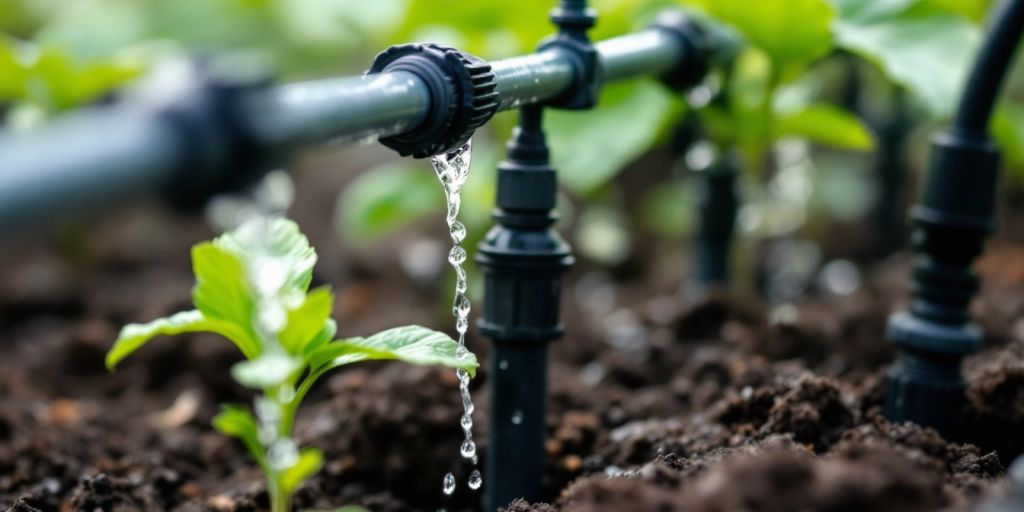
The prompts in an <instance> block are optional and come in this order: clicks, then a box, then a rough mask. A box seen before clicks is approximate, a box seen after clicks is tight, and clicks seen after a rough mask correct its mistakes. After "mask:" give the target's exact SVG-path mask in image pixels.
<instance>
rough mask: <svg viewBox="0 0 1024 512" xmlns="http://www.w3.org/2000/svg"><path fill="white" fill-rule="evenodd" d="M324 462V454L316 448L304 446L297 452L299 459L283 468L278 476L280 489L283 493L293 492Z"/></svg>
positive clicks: (318, 469)
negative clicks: (290, 465) (304, 447)
mask: <svg viewBox="0 0 1024 512" xmlns="http://www.w3.org/2000/svg"><path fill="white" fill-rule="evenodd" d="M323 464H324V454H323V453H321V452H320V450H317V449H316V448H306V449H304V450H302V451H301V452H300V453H299V460H298V461H296V462H295V464H294V465H293V466H292V467H290V468H288V469H286V470H284V471H283V472H282V473H281V476H280V477H279V479H280V480H279V482H280V485H281V490H282V491H283V492H284V493H285V494H291V493H293V492H295V489H297V488H298V487H299V485H302V482H305V481H306V480H307V479H309V477H311V476H313V475H315V474H316V472H317V471H320V467H321V466H323Z"/></svg>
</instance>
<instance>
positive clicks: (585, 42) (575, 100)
mask: <svg viewBox="0 0 1024 512" xmlns="http://www.w3.org/2000/svg"><path fill="white" fill-rule="evenodd" d="M586 4H587V3H586V2H585V1H569V0H565V1H563V2H562V4H561V5H560V6H559V7H556V8H555V9H553V10H552V11H551V22H552V23H554V24H555V25H557V26H558V34H555V35H554V36H552V37H550V38H548V39H546V40H545V41H542V42H541V44H540V46H539V47H538V48H537V51H538V52H543V51H548V50H556V51H560V52H563V53H564V54H566V55H568V56H569V58H570V62H572V67H573V80H572V84H571V85H570V86H569V87H568V88H566V90H565V92H564V93H562V94H561V95H559V96H556V97H555V98H553V99H551V100H549V101H548V102H547V103H545V105H546V106H548V107H552V108H559V109H565V110H587V109H590V108H593V107H594V106H595V105H597V99H598V97H599V96H600V94H601V85H602V84H603V82H604V72H603V70H602V68H601V58H600V54H599V53H598V51H597V48H595V47H594V44H593V42H591V41H590V37H589V36H587V30H588V29H590V28H591V27H593V26H594V23H596V22H597V13H596V11H594V10H593V9H590V8H588V7H587V6H586Z"/></svg>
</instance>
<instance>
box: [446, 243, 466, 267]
mask: <svg viewBox="0 0 1024 512" xmlns="http://www.w3.org/2000/svg"><path fill="white" fill-rule="evenodd" d="M465 262H466V250H465V249H463V248H462V247H459V246H457V245H456V246H455V247H452V250H451V252H449V253H448V263H451V264H452V266H453V267H454V266H456V265H462V264H463V263H465Z"/></svg>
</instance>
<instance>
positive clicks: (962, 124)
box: [953, 0, 1024, 134]
mask: <svg viewBox="0 0 1024 512" xmlns="http://www.w3.org/2000/svg"><path fill="white" fill-rule="evenodd" d="M1022 34H1024V0H1007V1H1005V2H1003V3H1002V4H1001V5H1000V7H999V8H998V9H997V10H996V11H995V13H994V15H993V17H992V26H991V29H990V31H989V35H988V37H987V38H986V39H985V42H984V43H983V45H982V48H981V50H980V52H979V53H978V57H977V59H976V60H975V62H974V67H973V69H972V70H971V74H970V76H969V78H968V80H967V85H966V87H965V88H964V92H963V96H962V97H961V100H960V106H959V109H958V110H957V113H956V117H955V118H954V121H953V127H954V129H956V130H958V131H961V132H966V133H978V134H985V133H987V131H988V123H989V119H990V118H991V117H992V111H993V108H994V106H995V103H996V99H997V98H998V97H999V90H1000V87H1001V85H1002V83H1003V79H1004V78H1005V77H1006V75H1007V71H1008V70H1009V68H1010V64H1011V63H1012V62H1013V56H1014V53H1015V51H1016V49H1017V46H1018V43H1019V42H1020V39H1021V35H1022Z"/></svg>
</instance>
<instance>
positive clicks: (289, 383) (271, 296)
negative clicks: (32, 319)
mask: <svg viewBox="0 0 1024 512" xmlns="http://www.w3.org/2000/svg"><path fill="white" fill-rule="evenodd" d="M315 263H316V252H315V251H314V250H313V248H312V247H310V245H309V241H308V240H307V239H306V237H305V236H304V235H303V234H302V233H301V232H300V231H299V228H298V226H297V225H296V224H295V223H294V222H292V221H289V220H286V219H282V218H259V219H255V220H252V221H249V222H247V223H245V224H243V225H242V226H241V227H239V228H238V229H236V230H234V231H232V232H229V233H226V234H224V235H222V236H220V237H218V238H216V239H214V240H213V241H212V242H203V243H200V244H198V245H196V246H194V247H193V248H192V267H193V271H194V272H195V276H196V285H195V287H194V288H193V289H192V300H193V302H194V304H195V307H196V309H194V310H190V311H182V312H180V313H177V314H174V315H171V316H169V317H166V318H161V319H159V320H155V321H152V322H150V323H147V324H129V325H126V326H125V327H124V328H123V329H122V330H121V333H120V335H119V336H118V339H117V341H116V342H115V343H114V346H113V347H112V348H111V350H110V352H109V353H108V354H107V367H108V368H110V369H111V370H113V369H114V368H115V367H116V365H117V364H118V363H119V362H121V360H123V359H124V358H125V357H127V356H128V355H130V354H131V353H133V352H135V351H136V350H138V349H139V348H140V347H142V346H143V345H144V344H146V342H148V341H149V340H151V339H153V338H154V337H156V336H159V335H173V334H182V333H188V332H212V333H216V334H219V335H221V336H223V337H225V338H227V339H228V340H230V341H231V342H232V343H234V344H235V346H237V347H238V349H239V350H240V351H241V352H242V355H243V356H244V357H245V360H244V361H242V362H240V363H237V364H236V365H235V366H234V367H232V369H231V373H232V376H233V377H234V378H235V380H237V381H238V382H239V383H241V384H242V385H244V386H246V387H249V388H252V389H255V390H258V391H259V393H258V395H257V397H256V399H255V408H254V411H250V409H249V408H248V407H245V406H242V405H225V406H223V408H222V410H221V412H220V413H219V414H218V415H217V416H216V417H215V418H214V420H213V426H214V428H216V429H217V430H218V431H219V432H221V433H223V434H225V435H228V436H232V437H235V438H238V439H239V440H240V441H241V442H242V443H243V444H244V445H245V447H246V448H247V449H248V450H249V452H250V453H251V454H252V456H253V458H255V459H256V462H257V463H258V464H259V466H260V468H261V469H262V470H263V473H264V474H265V475H266V480H267V490H268V494H269V496H270V503H271V510H272V511H273V512H287V511H288V510H290V509H291V501H292V494H293V493H294V492H295V490H296V488H298V487H299V485H301V484H302V483H303V482H304V481H306V480H307V479H308V478H310V477H311V476H313V475H314V474H315V473H316V472H317V471H318V470H319V469H320V467H321V465H322V463H323V454H322V453H321V452H320V451H319V450H317V449H316V448H303V449H299V447H298V446H297V445H296V443H295V441H294V440H292V427H293V426H294V422H295V414H296V411H297V410H298V407H299V404H300V403H301V402H302V399H303V398H304V397H305V396H306V394H307V393H308V392H309V390H310V388H311V387H312V386H313V384H314V383H315V382H316V381H317V379H319V378H320V377H321V376H323V375H324V374H325V373H327V372H328V371H330V370H333V369H335V368H338V367H340V366H344V365H347V364H352V363H356V362H360V361H368V360H400V361H404V362H406V363H411V364H417V365H438V366H446V367H449V368H459V369H464V370H466V371H468V372H470V374H473V373H474V372H475V371H476V368H477V366H478V364H477V360H476V356H474V355H473V354H472V353H469V352H468V351H466V349H465V348H463V347H460V346H459V345H458V344H457V343H456V342H455V341H453V340H452V339H451V338H450V337H448V336H447V335H445V334H443V333H440V332H437V331H432V330H430V329H426V328H424V327H419V326H406V327H398V328H395V329H389V330H386V331H383V332H380V333H377V334H374V335H373V336H370V337H367V338H344V339H335V333H336V331H337V326H336V324H335V322H334V320H332V319H331V318H330V314H331V311H332V309H333V304H334V294H333V293H332V292H331V291H330V289H329V288H327V287H319V288H315V289H313V290H309V285H310V281H311V280H312V273H313V265H314V264H315Z"/></svg>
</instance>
